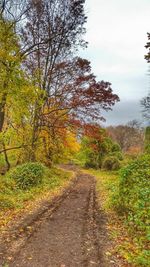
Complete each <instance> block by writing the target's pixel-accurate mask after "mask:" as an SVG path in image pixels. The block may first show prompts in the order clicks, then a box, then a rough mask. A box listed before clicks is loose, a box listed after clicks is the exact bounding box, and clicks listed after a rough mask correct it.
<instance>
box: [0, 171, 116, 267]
mask: <svg viewBox="0 0 150 267" xmlns="http://www.w3.org/2000/svg"><path fill="white" fill-rule="evenodd" d="M105 223H106V218H105V215H104V214H103V212H102V211H100V210H99V208H98V206H97V203H96V193H95V179H94V177H93V176H91V175H88V174H85V173H82V172H77V175H76V178H75V179H74V182H73V183H72V185H71V186H70V187H69V188H67V189H66V190H65V191H64V192H63V193H62V195H61V196H59V197H57V198H56V199H54V200H53V201H52V202H51V203H48V204H47V206H46V208H45V209H43V208H42V207H41V210H39V211H38V212H36V214H34V216H33V215H32V216H30V215H28V216H27V218H26V219H25V220H24V222H22V223H21V225H18V224H17V227H16V228H14V227H13V229H12V230H11V231H10V233H9V235H7V238H5V239H3V240H2V241H1V247H0V266H9V267H17V266H19V267H34V266H36V267H92V266H98V267H111V266H115V267H117V266H121V265H119V264H118V262H117V261H116V260H115V259H112V258H111V257H107V256H106V255H107V253H106V252H107V249H108V246H109V244H110V240H109V238H108V236H107V232H106V228H105ZM6 263H7V264H8V265H6Z"/></svg>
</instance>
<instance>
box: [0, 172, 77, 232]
mask: <svg viewBox="0 0 150 267" xmlns="http://www.w3.org/2000/svg"><path fill="white" fill-rule="evenodd" d="M72 177H73V172H70V171H64V170H62V169H58V168H51V169H47V168H46V171H45V174H44V177H43V179H42V183H41V184H39V185H38V186H35V187H31V188H29V189H28V190H21V189H18V188H16V189H15V190H14V187H13V186H11V184H10V183H12V181H10V180H9V179H8V180H7V182H6V179H7V177H5V176H1V177H0V229H1V230H4V229H5V228H6V226H7V225H8V223H9V222H10V221H11V220H15V219H16V218H17V217H18V216H20V217H21V216H23V214H24V213H30V212H31V210H34V209H36V208H38V207H39V206H40V205H41V203H42V202H43V201H44V200H46V199H51V198H52V197H54V196H55V195H58V194H59V193H60V192H61V190H62V189H63V188H64V187H66V186H67V185H68V184H69V182H70V180H71V179H72Z"/></svg>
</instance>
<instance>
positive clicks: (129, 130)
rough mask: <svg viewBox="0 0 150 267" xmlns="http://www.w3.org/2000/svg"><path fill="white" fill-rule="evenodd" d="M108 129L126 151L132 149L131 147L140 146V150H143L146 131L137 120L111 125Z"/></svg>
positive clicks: (110, 134)
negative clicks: (144, 131)
mask: <svg viewBox="0 0 150 267" xmlns="http://www.w3.org/2000/svg"><path fill="white" fill-rule="evenodd" d="M107 131H108V134H109V136H110V137H111V138H112V139H113V140H114V141H116V142H117V143H118V144H119V145H120V147H121V149H122V150H123V151H124V152H127V151H128V150H130V149H131V147H134V148H135V147H138V148H139V149H138V151H139V150H140V151H142V149H143V141H144V133H143V129H142V128H141V126H140V124H139V123H138V122H137V121H136V120H134V121H131V122H129V123H127V124H126V125H117V126H109V127H108V128H107Z"/></svg>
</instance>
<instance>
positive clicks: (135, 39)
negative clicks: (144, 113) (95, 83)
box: [81, 0, 150, 125]
mask: <svg viewBox="0 0 150 267" xmlns="http://www.w3.org/2000/svg"><path fill="white" fill-rule="evenodd" d="M85 10H86V13H87V16H88V22H87V25H86V28H87V33H86V36H85V39H86V40H87V41H88V42H89V45H88V48H87V49H86V50H85V51H82V53H81V56H82V57H85V58H87V59H89V60H90V61H91V66H92V70H93V72H94V74H95V75H96V76H97V80H105V81H109V82H111V83H112V88H113V91H114V92H115V93H117V94H118V95H119V97H120V100H121V101H120V103H118V104H116V106H115V107H114V108H113V112H108V113H106V114H105V118H106V119H107V122H106V123H105V125H110V124H122V123H126V122H128V121H129V120H132V119H140V120H141V119H142V118H141V107H140V103H139V102H140V99H141V98H142V97H143V96H145V95H147V93H148V90H149V88H148V87H149V83H148V80H149V77H148V75H147V73H148V64H147V63H146V60H145V59H144V55H145V54H146V52H147V51H146V49H145V47H144V46H145V44H146V42H147V32H150V0H86V5H85Z"/></svg>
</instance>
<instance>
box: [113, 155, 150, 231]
mask: <svg viewBox="0 0 150 267" xmlns="http://www.w3.org/2000/svg"><path fill="white" fill-rule="evenodd" d="M149 181H150V155H145V156H141V157H139V158H138V159H137V160H134V161H133V162H132V163H130V164H129V165H128V166H127V167H125V168H123V169H122V170H121V174H120V180H119V191H118V192H116V198H117V200H118V201H116V208H117V209H119V210H121V211H122V213H123V214H125V215H126V217H127V221H128V222H129V225H132V226H133V228H134V229H136V231H139V232H140V233H142V232H143V233H144V236H145V235H148V212H149V210H148V209H149V207H148V199H149V194H150V187H149Z"/></svg>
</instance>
